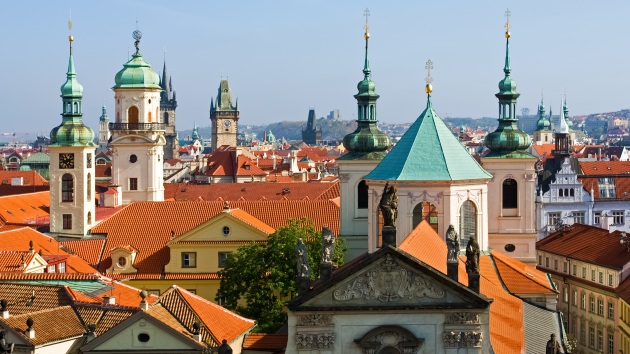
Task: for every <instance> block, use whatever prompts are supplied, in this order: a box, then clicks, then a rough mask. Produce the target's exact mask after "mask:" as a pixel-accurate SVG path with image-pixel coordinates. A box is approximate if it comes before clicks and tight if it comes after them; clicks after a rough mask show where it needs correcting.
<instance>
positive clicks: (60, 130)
mask: <svg viewBox="0 0 630 354" xmlns="http://www.w3.org/2000/svg"><path fill="white" fill-rule="evenodd" d="M68 39H69V41H70V59H69V62H68V72H67V73H66V77H67V78H66V82H65V83H64V84H63V85H62V86H61V98H62V101H63V113H62V114H61V116H62V122H61V124H60V125H59V126H57V127H55V128H53V130H52V131H51V132H50V145H49V146H48V148H49V151H50V232H51V233H53V234H57V235H63V236H76V237H81V236H83V235H86V234H87V233H88V230H89V229H90V228H91V227H92V225H93V223H94V217H95V210H94V152H95V149H96V144H95V143H94V132H93V131H92V129H90V128H89V127H87V126H85V125H84V124H83V113H82V107H81V106H82V98H83V87H82V86H81V84H79V82H78V81H77V74H76V73H75V71H74V60H73V58H72V41H73V38H72V36H70V37H68Z"/></svg>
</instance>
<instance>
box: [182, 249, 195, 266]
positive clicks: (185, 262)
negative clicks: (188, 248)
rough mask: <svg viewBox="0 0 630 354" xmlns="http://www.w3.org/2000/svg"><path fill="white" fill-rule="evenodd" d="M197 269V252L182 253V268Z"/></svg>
mask: <svg viewBox="0 0 630 354" xmlns="http://www.w3.org/2000/svg"><path fill="white" fill-rule="evenodd" d="M196 267H197V252H182V268H196Z"/></svg>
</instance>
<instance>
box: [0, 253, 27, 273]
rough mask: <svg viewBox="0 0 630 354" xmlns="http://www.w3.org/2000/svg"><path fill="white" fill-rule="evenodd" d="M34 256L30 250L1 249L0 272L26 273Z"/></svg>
mask: <svg viewBox="0 0 630 354" xmlns="http://www.w3.org/2000/svg"><path fill="white" fill-rule="evenodd" d="M33 258H35V253H30V252H28V251H21V252H20V251H0V273H25V272H26V269H27V267H28V265H29V264H30V263H31V262H32V261H33Z"/></svg>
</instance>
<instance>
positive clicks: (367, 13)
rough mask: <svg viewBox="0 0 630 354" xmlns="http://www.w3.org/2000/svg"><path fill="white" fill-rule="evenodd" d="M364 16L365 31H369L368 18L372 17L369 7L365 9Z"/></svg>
mask: <svg viewBox="0 0 630 354" xmlns="http://www.w3.org/2000/svg"><path fill="white" fill-rule="evenodd" d="M363 16H365V30H366V31H367V27H368V17H370V9H368V8H367V7H366V8H365V11H363Z"/></svg>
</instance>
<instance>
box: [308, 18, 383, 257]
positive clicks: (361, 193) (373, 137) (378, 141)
mask: <svg viewBox="0 0 630 354" xmlns="http://www.w3.org/2000/svg"><path fill="white" fill-rule="evenodd" d="M368 15H369V12H367V11H366V18H367V16H368ZM364 38H365V62H364V65H363V80H362V81H360V82H359V84H358V85H357V89H358V91H359V92H358V93H357V94H356V95H354V98H355V99H356V100H357V108H358V114H357V117H358V119H357V129H356V130H355V131H354V132H353V133H351V134H348V135H346V136H345V137H344V138H343V145H344V147H345V148H346V150H348V153H347V154H345V155H344V156H342V157H340V158H339V159H337V165H338V166H339V178H340V180H341V186H340V188H341V230H340V236H342V237H344V238H345V239H346V242H347V245H348V254H347V256H346V257H347V258H348V259H353V258H355V257H356V256H358V255H360V254H362V253H364V252H365V251H366V250H367V242H368V200H369V196H368V185H367V183H366V182H365V180H364V177H365V175H367V174H368V173H370V171H372V170H373V169H374V167H376V165H378V163H379V162H380V161H381V160H382V159H383V157H384V156H385V150H387V149H388V148H389V146H390V139H389V136H387V135H386V134H385V133H383V132H381V131H380V130H379V129H378V127H377V125H376V123H377V120H376V100H377V99H378V98H379V95H377V94H376V92H375V89H376V85H375V84H374V82H373V81H372V80H371V78H370V74H371V70H370V64H369V61H368V40H369V38H370V34H369V33H368V25H367V21H366V25H365V34H364ZM313 116H314V114H313ZM309 118H310V115H309Z"/></svg>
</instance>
